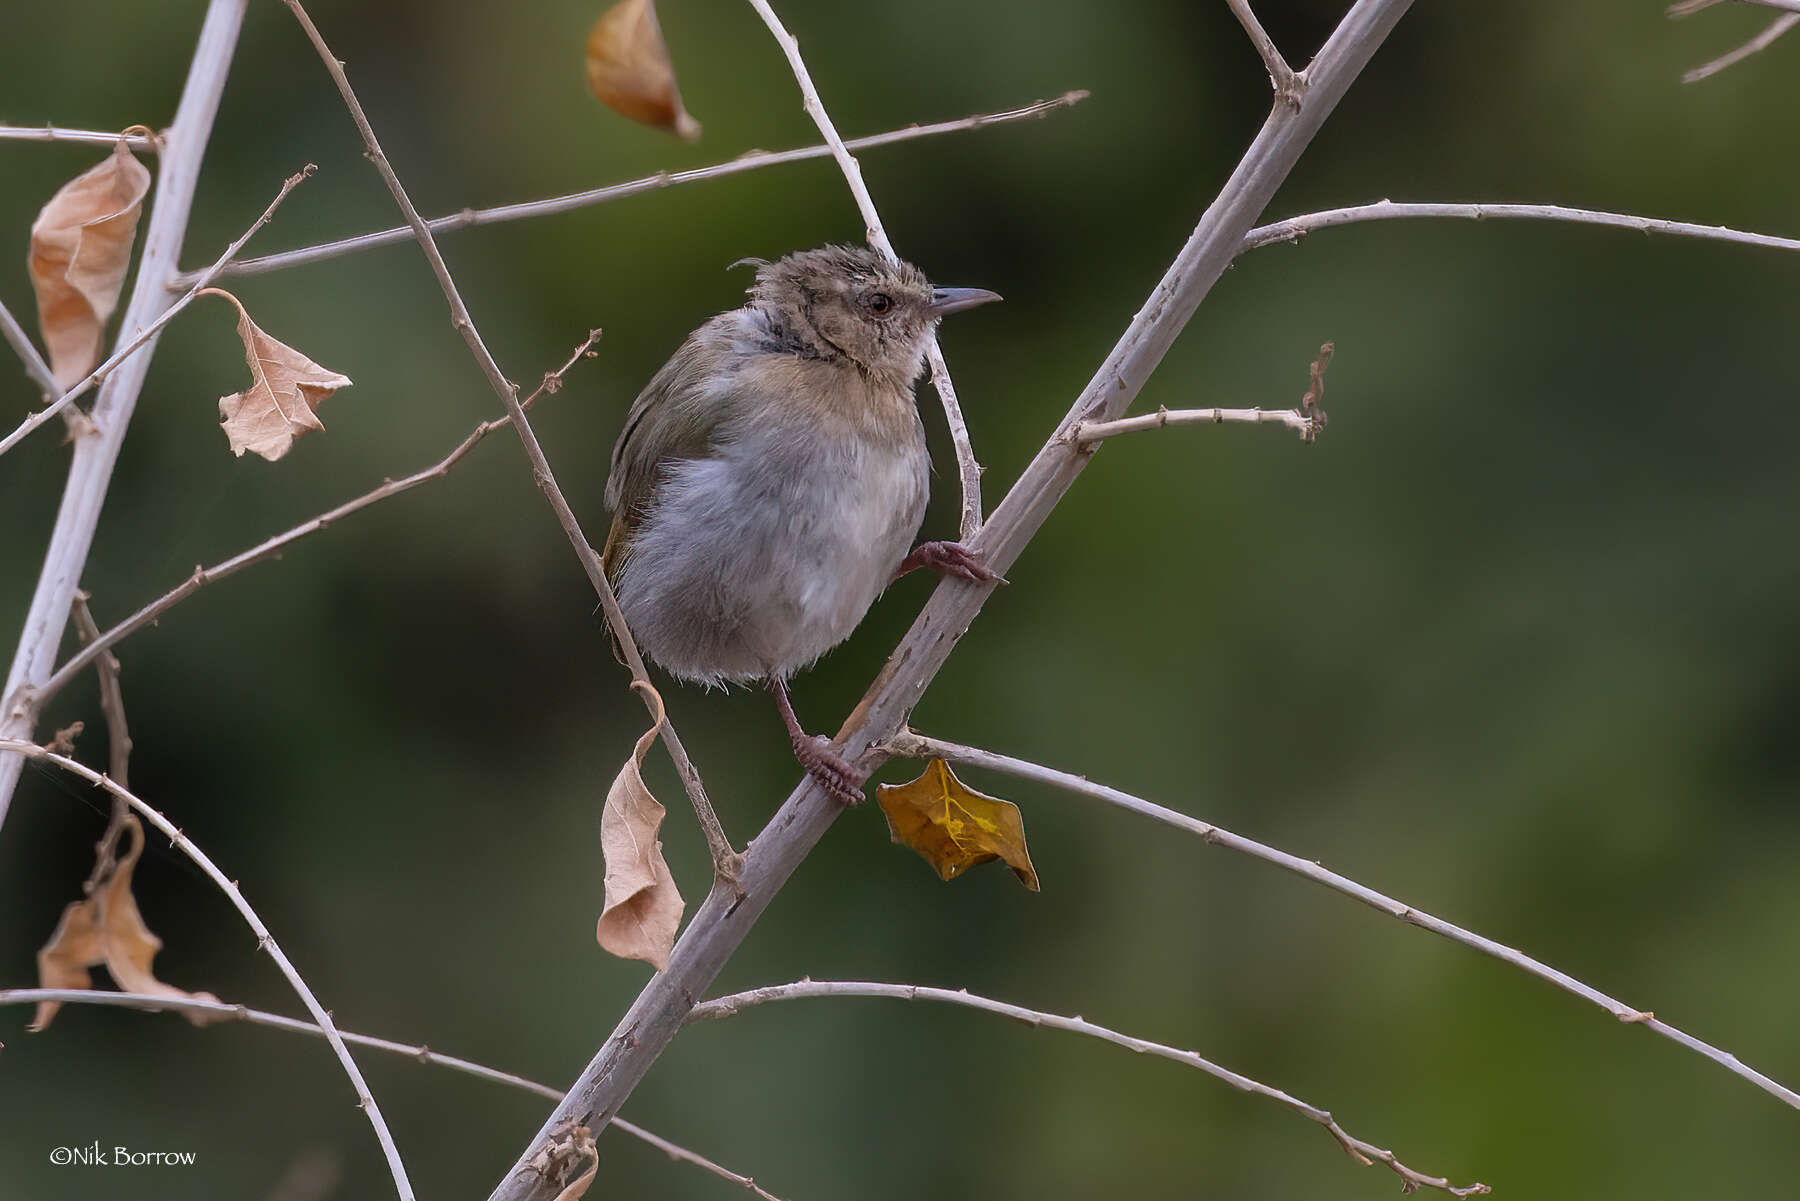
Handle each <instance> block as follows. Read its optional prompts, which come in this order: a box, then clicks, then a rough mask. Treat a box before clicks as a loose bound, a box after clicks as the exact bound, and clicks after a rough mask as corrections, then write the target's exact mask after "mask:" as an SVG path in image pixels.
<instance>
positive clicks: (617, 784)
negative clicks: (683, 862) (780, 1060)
mask: <svg viewBox="0 0 1800 1201" xmlns="http://www.w3.org/2000/svg"><path fill="white" fill-rule="evenodd" d="M632 687H633V688H639V689H642V690H644V691H645V693H646V694H647V695H649V696H650V697H652V698H654V700H655V702H656V720H655V721H653V722H651V724H650V728H649V729H648V730H646V731H645V732H644V736H643V737H642V738H639V739H638V740H637V745H636V746H635V747H633V748H632V751H631V757H630V758H629V759H627V760H626V761H625V766H624V767H621V768H620V769H619V774H618V776H617V777H616V778H615V779H614V780H613V782H612V787H611V788H609V789H607V792H606V807H605V808H604V809H603V810H602V811H601V813H600V851H601V853H602V854H603V855H604V856H605V857H606V900H605V904H604V906H603V908H602V909H601V910H600V921H599V923H598V924H597V926H596V927H595V931H594V935H595V937H596V938H597V939H598V940H599V942H600V946H601V948H602V949H604V950H606V951H609V952H611V953H612V954H614V955H617V956H619V957H620V958H621V959H641V960H643V961H644V962H645V963H648V964H650V965H651V966H653V967H655V968H656V970H657V971H659V972H661V971H666V970H668V967H669V952H670V950H672V949H673V948H674V946H675V931H676V930H677V929H679V928H680V926H681V911H682V909H683V908H684V907H685V902H684V901H682V899H681V891H680V890H679V889H678V888H676V887H675V877H674V876H673V875H671V874H670V873H669V865H668V864H667V863H666V862H664V860H663V853H662V843H660V842H658V841H657V838H656V834H657V831H658V830H660V829H661V828H662V820H663V816H664V814H665V813H666V812H667V811H666V810H665V809H664V808H663V807H662V804H661V802H659V801H658V800H657V799H656V798H655V797H653V796H651V795H650V789H649V788H648V787H647V786H645V784H644V777H643V774H642V767H643V763H644V755H645V754H646V753H648V752H649V750H650V744H651V743H652V742H654V741H655V740H656V734H657V731H658V730H660V729H661V728H662V723H663V704H662V697H661V696H659V695H657V692H656V690H655V689H654V688H651V687H650V685H648V684H644V683H634V684H633V685H632Z"/></svg>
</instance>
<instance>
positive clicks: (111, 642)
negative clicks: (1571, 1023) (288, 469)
mask: <svg viewBox="0 0 1800 1201" xmlns="http://www.w3.org/2000/svg"><path fill="white" fill-rule="evenodd" d="M599 340H600V331H599V330H597V329H595V330H589V331H588V336H587V338H586V339H585V340H584V341H583V342H582V343H581V345H579V346H577V347H576V348H575V352H574V353H573V354H571V355H570V356H569V358H568V361H567V362H565V363H564V364H563V365H562V366H561V367H558V368H557V369H556V370H555V371H551V372H548V373H546V374H545V376H544V379H543V382H542V383H540V384H539V385H538V386H537V390H536V391H534V392H532V394H531V395H529V396H527V397H526V398H525V399H524V400H523V401H522V402H520V407H521V408H524V409H530V408H531V406H532V404H533V403H535V402H536V401H537V399H538V398H539V397H540V396H542V395H544V394H545V393H546V392H555V391H557V390H558V389H559V388H561V387H562V382H563V377H564V376H565V375H566V374H567V373H568V371H569V369H570V368H571V367H573V366H575V364H576V363H578V362H580V361H581V360H582V359H583V358H586V357H589V356H591V355H592V354H593V346H594V343H596V342H598V341H599ZM511 424H512V416H511V415H510V414H508V415H507V416H504V417H496V418H494V419H493V420H491V421H484V422H482V423H481V424H480V425H478V426H476V427H475V428H474V429H473V430H471V431H470V432H469V435H468V437H466V438H464V439H463V440H462V441H461V442H458V443H457V444H456V446H455V447H454V448H453V449H452V450H451V451H450V453H449V454H447V455H445V456H444V457H443V458H441V459H439V460H438V461H437V462H436V463H433V464H432V465H431V466H430V467H425V468H422V469H420V470H418V471H415V472H413V473H412V474H411V475H406V476H402V477H401V478H399V479H397V480H386V481H383V482H382V483H381V485H380V486H378V487H376V488H372V489H370V490H369V491H367V492H365V493H363V494H362V495H361V496H358V497H354V498H352V499H350V500H347V501H345V502H344V503H343V504H341V505H338V506H337V507H336V508H332V509H328V510H326V511H325V512H323V513H321V514H319V515H318V516H317V517H312V518H308V519H307V520H305V521H303V522H301V523H300V524H299V525H296V526H292V527H290V528H289V529H286V530H284V531H282V532H281V533H279V534H276V535H275V536H274V537H272V538H265V539H263V540H262V541H261V542H259V543H257V544H256V545H255V546H253V547H251V548H250V549H249V550H245V551H239V552H238V553H237V554H235V555H233V556H231V558H229V559H225V560H223V561H221V562H218V563H215V564H213V565H212V566H211V567H197V568H195V569H194V573H193V574H192V575H190V576H188V578H187V579H185V580H183V581H182V582H181V583H179V584H177V585H176V586H175V587H174V588H171V589H170V590H169V591H167V592H165V593H163V594H162V595H161V596H159V597H157V598H156V599H155V600H153V601H151V602H150V603H149V604H147V605H145V606H144V607H143V608H141V609H139V610H138V611H137V612H136V613H133V614H132V615H131V616H130V617H127V618H126V619H125V620H124V621H121V622H120V623H119V624H118V625H115V626H113V627H112V628H111V629H109V630H107V631H106V632H105V633H103V634H100V635H98V636H97V637H95V638H92V639H89V640H88V642H87V644H86V645H85V646H83V647H82V648H81V650H80V651H79V652H77V653H76V654H74V655H71V656H70V657H69V660H68V662H66V663H64V664H63V665H62V666H61V667H59V668H57V669H56V672H55V674H53V675H52V676H51V677H50V678H49V679H48V680H45V681H44V685H43V687H41V688H40V689H38V693H37V700H38V704H39V706H40V707H41V706H43V705H47V704H49V703H50V701H51V699H52V698H53V697H55V696H56V695H57V694H58V693H60V692H61V691H62V690H63V689H64V688H66V687H68V685H69V684H70V682H71V681H73V680H74V679H75V678H76V677H77V676H79V675H80V674H81V672H82V670H83V669H84V668H86V667H87V666H88V664H89V663H91V662H93V660H94V658H95V656H98V655H105V654H108V653H109V651H108V648H109V647H112V646H116V645H117V644H118V643H120V642H122V641H124V640H125V639H126V638H129V637H130V636H131V635H132V634H135V633H136V632H137V631H139V630H141V629H143V628H144V627H145V626H148V625H154V624H155V623H156V622H157V621H159V620H161V618H162V615H163V614H164V613H167V612H168V611H169V610H170V609H172V608H174V607H175V606H176V605H178V604H180V603H181V602H182V601H184V600H186V599H187V598H188V597H190V596H192V595H194V593H196V592H198V591H200V589H202V588H204V587H205V586H206V585H208V584H210V583H212V582H213V581H215V580H222V579H224V578H225V577H226V576H229V575H233V574H235V573H237V572H239V571H242V570H243V569H244V568H246V567H249V566H251V565H252V564H255V563H261V562H264V561H266V560H268V559H274V558H279V557H280V555H281V552H282V551H284V550H286V549H287V548H288V547H289V546H292V545H293V544H294V543H296V542H298V541H300V539H302V538H304V537H306V536H307V535H308V534H316V533H318V532H319V531H320V530H323V529H325V528H327V527H329V526H333V525H336V524H337V523H338V522H339V521H342V520H343V519H344V518H346V517H348V516H350V515H351V514H352V513H358V512H361V511H362V510H363V509H366V508H368V507H369V506H370V505H373V504H375V503H376V502H378V501H383V500H387V499H388V498H389V497H393V496H399V495H400V494H401V493H402V492H410V491H412V490H413V489H414V488H417V487H418V486H419V485H420V484H428V483H430V482H431V481H432V480H440V479H443V478H444V477H445V476H446V475H449V474H450V469H451V468H452V467H454V466H456V465H457V464H458V463H459V462H461V461H462V459H463V456H465V455H467V454H468V453H469V452H470V451H471V450H474V449H475V444H476V443H477V442H480V441H481V440H482V439H483V438H486V437H487V436H488V435H489V434H491V433H493V432H494V431H495V430H497V429H500V428H502V427H504V426H508V425H511Z"/></svg>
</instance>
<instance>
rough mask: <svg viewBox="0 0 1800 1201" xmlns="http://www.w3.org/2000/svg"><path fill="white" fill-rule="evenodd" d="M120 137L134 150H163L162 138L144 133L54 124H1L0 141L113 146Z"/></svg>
mask: <svg viewBox="0 0 1800 1201" xmlns="http://www.w3.org/2000/svg"><path fill="white" fill-rule="evenodd" d="M120 138H124V139H125V144H126V145H127V146H129V147H131V148H132V149H133V150H148V151H150V152H152V153H154V152H156V151H158V150H161V149H162V147H161V145H159V142H160V141H161V139H159V138H154V137H151V136H150V135H149V134H142V133H127V134H117V133H104V132H102V131H100V130H97V129H59V128H58V127H56V126H54V125H0V142H67V143H70V144H72V145H78V146H113V145H116V144H117V143H118V141H119V139H120Z"/></svg>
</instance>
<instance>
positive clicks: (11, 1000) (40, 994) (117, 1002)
mask: <svg viewBox="0 0 1800 1201" xmlns="http://www.w3.org/2000/svg"><path fill="white" fill-rule="evenodd" d="M41 1001H51V1002H54V1003H56V1004H60V1005H99V1006H103V1007H107V1008H113V1009H136V1010H140V1011H142V1012H145V1013H160V1012H163V1011H164V1010H167V1011H169V1012H173V1013H205V1014H210V1015H212V1016H213V1019H214V1020H213V1021H212V1022H209V1023H208V1025H218V1024H221V1023H222V1022H225V1021H239V1022H246V1023H248V1024H250V1025H252V1026H266V1027H268V1028H269V1029H271V1030H286V1031H288V1032H289V1033H291V1034H308V1035H312V1036H313V1037H315V1038H328V1037H329V1035H327V1034H326V1032H325V1028H324V1027H323V1026H320V1025H317V1024H316V1023H313V1022H307V1021H302V1020H301V1019H299V1018H291V1017H286V1016H284V1015H282V1014H279V1013H269V1012H267V1011H266V1010H262V1009H251V1008H250V1007H248V1006H246V1005H231V1004H228V1003H226V1002H224V1001H207V1000H202V999H200V998H198V997H159V996H153V995H151V994H149V993H129V992H109V991H104V990H101V989H92V988H6V989H0V1005H36V1004H38V1003H39V1002H41ZM338 1035H339V1037H341V1038H342V1039H343V1040H344V1042H346V1043H348V1044H350V1045H351V1046H357V1047H368V1048H369V1049H371V1050H374V1051H386V1052H389V1053H390V1054H394V1055H400V1056H404V1057H405V1058H407V1059H411V1060H415V1061H416V1062H419V1063H424V1064H430V1065H432V1066H433V1067H440V1068H448V1069H450V1070H451V1071H453V1072H462V1073H463V1074H464V1075H468V1076H474V1077H476V1078H478V1079H481V1080H491V1081H493V1082H494V1083H496V1084H505V1085H508V1086H510V1087H512V1088H516V1089H521V1090H523V1091H525V1092H528V1093H536V1094H537V1095H538V1096H540V1097H549V1098H550V1099H551V1100H555V1099H556V1098H558V1097H561V1096H562V1090H561V1089H559V1088H556V1087H555V1086H553V1085H549V1084H539V1083H538V1082H537V1081H535V1080H528V1079H526V1078H525V1077H524V1076H516V1075H514V1074H513V1073H511V1072H503V1071H501V1070H500V1069H499V1068H491V1067H488V1066H487V1065H486V1064H483V1063H476V1062H475V1061H474V1060H472V1059H461V1058H459V1057H457V1056H455V1055H445V1054H444V1053H443V1052H441V1051H433V1050H432V1049H431V1048H429V1047H423V1046H414V1045H412V1044H409V1043H400V1042H394V1041H392V1040H391V1039H385V1038H375V1037H373V1036H371V1035H367V1034H355V1033H353V1032H351V1031H349V1030H340V1031H338ZM612 1124H613V1125H614V1126H616V1127H618V1129H619V1130H620V1131H621V1132H622V1133H624V1134H628V1135H630V1136H631V1137H632V1138H635V1139H637V1140H639V1141H640V1142H644V1143H648V1144H649V1145H650V1146H652V1147H655V1148H656V1149H657V1150H658V1151H661V1152H662V1153H663V1154H665V1155H667V1156H668V1157H669V1158H670V1159H674V1160H679V1161H680V1162H682V1163H690V1164H693V1165H694V1166H695V1167H697V1168H702V1169H704V1170H705V1171H708V1172H711V1173H712V1174H713V1175H714V1176H717V1177H718V1178H719V1179H721V1180H729V1181H730V1182H731V1183H733V1184H735V1185H737V1186H738V1187H739V1188H742V1189H745V1190H747V1191H749V1192H751V1193H754V1194H755V1195H756V1196H758V1197H760V1198H762V1199H763V1201H781V1198H780V1197H777V1196H776V1195H775V1194H774V1193H771V1192H769V1191H768V1190H766V1189H764V1188H763V1187H762V1186H761V1185H759V1184H757V1183H756V1181H755V1180H753V1179H752V1178H751V1177H749V1176H744V1175H740V1174H739V1173H737V1172H734V1171H732V1170H731V1169H730V1168H727V1167H724V1166H722V1165H720V1164H718V1163H715V1162H714V1161H712V1160H710V1159H708V1158H706V1156H704V1155H702V1154H700V1153H699V1152H698V1151H692V1150H689V1149H688V1148H686V1147H683V1146H682V1145H680V1144H679V1143H672V1142H670V1141H669V1140H668V1139H666V1138H663V1137H662V1136H661V1135H659V1134H652V1133H651V1132H650V1131H648V1130H646V1129H644V1128H643V1127H642V1126H638V1125H636V1124H634V1123H631V1122H627V1121H626V1120H625V1119H624V1118H615V1119H613V1123H612Z"/></svg>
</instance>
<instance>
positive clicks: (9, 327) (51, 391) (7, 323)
mask: <svg viewBox="0 0 1800 1201" xmlns="http://www.w3.org/2000/svg"><path fill="white" fill-rule="evenodd" d="M0 337H4V338H5V339H6V342H7V345H9V346H11V347H12V348H13V349H14V350H15V351H17V352H18V354H19V361H20V362H22V363H24V364H25V374H26V375H28V376H30V377H31V382H32V383H34V384H36V385H37V386H38V390H39V391H40V392H42V393H43V395H44V399H45V401H51V400H54V399H56V394H57V393H58V392H61V391H62V389H61V388H59V387H57V386H56V376H55V375H54V374H53V373H52V372H51V370H50V364H48V363H46V362H44V356H43V355H41V354H39V353H38V348H37V346H36V344H35V343H33V342H32V340H31V335H29V334H27V333H26V332H25V327H24V326H22V325H20V324H19V320H18V318H16V317H14V316H13V315H12V310H11V309H9V308H7V307H6V305H5V304H3V303H0Z"/></svg>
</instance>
